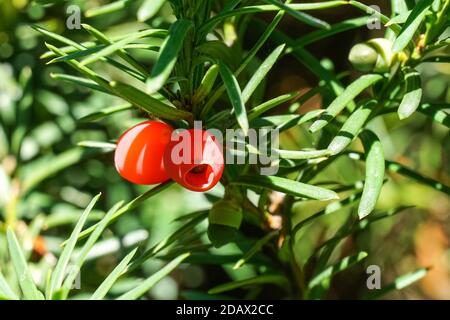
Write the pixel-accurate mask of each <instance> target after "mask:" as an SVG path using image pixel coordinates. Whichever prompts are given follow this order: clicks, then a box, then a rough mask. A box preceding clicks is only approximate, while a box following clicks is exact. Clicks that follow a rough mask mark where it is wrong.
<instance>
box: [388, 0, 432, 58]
mask: <svg viewBox="0 0 450 320" xmlns="http://www.w3.org/2000/svg"><path fill="white" fill-rule="evenodd" d="M433 1H434V0H420V1H419V3H417V4H416V6H415V7H414V9H413V10H412V12H411V14H410V15H409V16H408V19H407V20H406V22H405V24H404V25H403V28H402V31H401V32H400V34H399V35H398V36H397V39H395V41H394V45H393V46H392V51H393V52H394V53H397V52H400V51H402V50H403V49H404V48H406V46H407V45H408V43H409V42H410V41H411V40H412V39H413V37H414V34H415V33H416V32H417V30H418V29H419V27H420V25H421V23H422V21H423V20H424V19H425V15H426V14H427V12H428V9H429V8H430V6H431V5H432V4H433Z"/></svg>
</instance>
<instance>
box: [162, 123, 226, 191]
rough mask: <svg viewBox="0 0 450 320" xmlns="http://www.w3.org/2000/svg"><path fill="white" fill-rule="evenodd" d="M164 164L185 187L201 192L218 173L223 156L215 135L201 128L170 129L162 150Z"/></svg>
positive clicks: (210, 186)
mask: <svg viewBox="0 0 450 320" xmlns="http://www.w3.org/2000/svg"><path fill="white" fill-rule="evenodd" d="M164 167H165V169H166V171H167V174H168V175H169V177H170V178H172V179H173V180H174V181H176V182H177V183H179V184H180V185H182V186H183V187H185V188H186V189H189V190H192V191H197V192H205V191H208V190H210V189H211V188H213V187H214V186H215V185H216V184H217V183H218V182H219V181H220V178H221V177H222V174H223V169H224V159H223V153H222V147H221V145H220V144H219V142H218V141H217V139H216V137H215V136H213V135H212V134H210V133H209V132H208V131H204V130H201V129H190V130H183V131H181V132H177V133H174V135H173V136H172V141H171V142H170V143H169V144H168V145H167V148H166V151H165V153H164Z"/></svg>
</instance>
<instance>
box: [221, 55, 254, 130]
mask: <svg viewBox="0 0 450 320" xmlns="http://www.w3.org/2000/svg"><path fill="white" fill-rule="evenodd" d="M218 65H219V70H220V75H221V76H222V79H223V82H224V84H225V88H226V89H227V92H228V96H229V98H230V101H231V105H232V106H233V110H234V114H235V115H236V119H237V122H238V123H239V126H240V127H241V128H242V130H243V131H244V134H245V135H247V133H248V127H249V126H248V119H247V110H246V109H245V103H244V100H243V98H242V93H241V88H240V87H239V83H238V81H237V79H236V77H235V76H234V74H233V72H231V70H230V69H229V68H228V67H227V66H226V65H225V64H224V63H223V62H222V61H219V63H218Z"/></svg>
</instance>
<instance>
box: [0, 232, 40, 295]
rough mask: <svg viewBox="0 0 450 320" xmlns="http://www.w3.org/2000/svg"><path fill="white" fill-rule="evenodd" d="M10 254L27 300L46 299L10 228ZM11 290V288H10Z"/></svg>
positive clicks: (8, 239)
mask: <svg viewBox="0 0 450 320" xmlns="http://www.w3.org/2000/svg"><path fill="white" fill-rule="evenodd" d="M6 237H7V241H8V250H9V255H10V258H11V261H12V264H13V266H14V271H15V273H16V276H17V280H18V281H19V285H20V289H21V290H22V293H23V296H24V298H25V299H26V300H44V295H43V294H42V293H41V292H40V291H39V290H38V289H37V287H36V284H35V283H34V280H33V276H32V275H31V272H30V270H29V269H28V266H27V262H26V260H25V257H24V255H23V252H22V249H21V248H20V245H19V242H18V241H17V238H16V236H15V234H14V232H13V231H12V230H11V229H10V228H8V230H7V233H6ZM8 291H9V290H8Z"/></svg>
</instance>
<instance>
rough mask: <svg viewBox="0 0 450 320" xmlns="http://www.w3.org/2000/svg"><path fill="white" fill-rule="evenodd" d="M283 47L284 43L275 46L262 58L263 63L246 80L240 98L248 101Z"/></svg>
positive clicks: (245, 101)
mask: <svg viewBox="0 0 450 320" xmlns="http://www.w3.org/2000/svg"><path fill="white" fill-rule="evenodd" d="M284 47H285V45H284V44H282V45H279V46H278V47H276V48H275V50H274V51H273V52H272V53H271V54H270V55H269V56H268V57H267V58H266V60H264V61H263V63H261V65H260V66H259V68H258V70H256V72H255V74H254V75H253V76H252V77H251V79H250V80H249V81H248V83H247V85H246V86H245V88H244V90H243V91H242V99H243V100H244V103H247V102H248V100H249V99H250V97H251V96H252V94H253V92H255V90H256V88H257V87H258V86H259V84H260V83H261V81H263V80H264V78H265V77H266V75H267V73H269V71H270V69H272V67H273V65H274V64H275V62H277V60H278V58H279V57H280V55H281V53H282V52H283V49H284Z"/></svg>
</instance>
